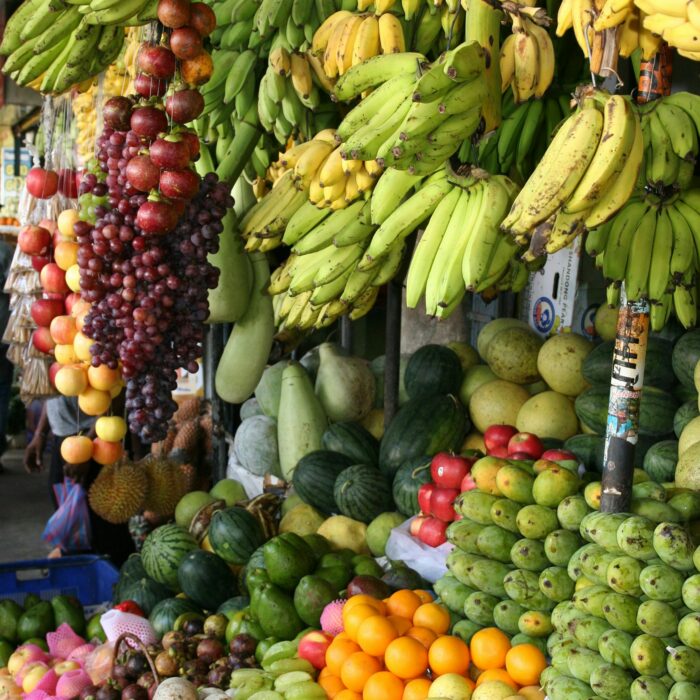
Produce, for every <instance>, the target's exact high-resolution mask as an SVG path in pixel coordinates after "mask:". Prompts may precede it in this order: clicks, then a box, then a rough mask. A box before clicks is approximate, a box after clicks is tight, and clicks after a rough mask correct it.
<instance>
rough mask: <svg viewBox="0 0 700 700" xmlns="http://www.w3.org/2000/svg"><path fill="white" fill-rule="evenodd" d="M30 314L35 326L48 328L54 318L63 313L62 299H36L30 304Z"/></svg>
mask: <svg viewBox="0 0 700 700" xmlns="http://www.w3.org/2000/svg"><path fill="white" fill-rule="evenodd" d="M30 313H31V315H32V320H33V321H34V323H36V325H37V326H46V328H48V327H49V326H50V325H51V321H53V320H54V319H55V318H56V316H61V315H62V314H64V313H65V304H64V303H63V300H62V299H37V300H36V301H35V302H33V303H32V307H31V310H30Z"/></svg>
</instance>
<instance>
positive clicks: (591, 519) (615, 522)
mask: <svg viewBox="0 0 700 700" xmlns="http://www.w3.org/2000/svg"><path fill="white" fill-rule="evenodd" d="M628 517H629V516H628V515H626V514H625V513H589V514H588V515H587V516H586V517H585V518H584V519H583V520H582V521H581V526H580V528H579V531H580V533H581V537H583V538H584V539H585V540H588V541H589V542H595V543H596V544H597V545H600V546H601V547H603V549H605V551H606V552H609V553H611V554H623V551H622V549H620V546H619V545H618V543H617V530H618V528H619V527H620V525H622V523H624V522H625V520H627V518H628Z"/></svg>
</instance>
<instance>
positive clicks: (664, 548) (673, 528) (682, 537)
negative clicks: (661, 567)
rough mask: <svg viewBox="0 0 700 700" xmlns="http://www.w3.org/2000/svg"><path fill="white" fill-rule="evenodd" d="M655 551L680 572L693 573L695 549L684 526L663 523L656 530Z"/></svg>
mask: <svg viewBox="0 0 700 700" xmlns="http://www.w3.org/2000/svg"><path fill="white" fill-rule="evenodd" d="M653 541H654V550H655V551H656V553H657V554H658V556H659V558H660V559H661V560H662V561H663V562H664V563H665V564H668V565H669V566H671V567H673V568H674V569H678V570H679V571H693V570H694V569H695V565H694V564H693V553H694V551H695V547H694V546H693V541H692V540H691V538H690V534H689V533H688V531H687V530H686V529H685V527H683V526H682V525H678V524H676V523H661V524H660V525H658V526H657V528H656V529H655V530H654V540H653Z"/></svg>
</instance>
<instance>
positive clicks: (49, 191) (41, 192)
mask: <svg viewBox="0 0 700 700" xmlns="http://www.w3.org/2000/svg"><path fill="white" fill-rule="evenodd" d="M26 183H27V192H29V194H31V195H32V196H33V197H36V198H37V199H49V197H53V196H54V195H55V194H56V192H57V191H58V174H57V173H55V172H54V171H53V170H44V168H31V170H30V171H29V172H28V173H27V178H26Z"/></svg>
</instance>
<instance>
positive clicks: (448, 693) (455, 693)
mask: <svg viewBox="0 0 700 700" xmlns="http://www.w3.org/2000/svg"><path fill="white" fill-rule="evenodd" d="M471 696H472V689H471V686H470V685H469V681H468V680H467V679H466V678H465V677H464V676H460V675H459V674H458V673H446V674H444V675H443V676H438V678H436V679H435V680H434V681H433V682H432V684H431V686H430V690H429V691H428V698H444V699H445V700H469V699H470V698H471Z"/></svg>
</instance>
